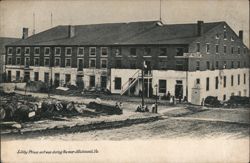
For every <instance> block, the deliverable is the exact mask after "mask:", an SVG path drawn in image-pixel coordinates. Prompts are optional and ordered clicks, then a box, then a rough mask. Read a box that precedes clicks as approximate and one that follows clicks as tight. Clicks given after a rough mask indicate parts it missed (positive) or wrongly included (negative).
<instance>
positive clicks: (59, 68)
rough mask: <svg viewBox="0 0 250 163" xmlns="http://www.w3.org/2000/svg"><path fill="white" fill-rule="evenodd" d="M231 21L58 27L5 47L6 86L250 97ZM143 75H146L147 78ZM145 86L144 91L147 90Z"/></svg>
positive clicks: (197, 99)
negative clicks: (37, 84)
mask: <svg viewBox="0 0 250 163" xmlns="http://www.w3.org/2000/svg"><path fill="white" fill-rule="evenodd" d="M242 40H243V31H239V34H236V33H235V32H234V31H233V30H232V29H231V28H230V26H228V24H227V23H226V22H212V23H204V22H203V21H198V22H197V23H194V24H173V25H165V24H162V23H161V22H158V21H149V22H131V23H113V24H95V25H78V26H57V27H54V28H52V29H49V30H47V31H44V32H41V33H38V34H36V35H33V36H30V37H28V29H26V28H24V29H23V39H22V40H20V41H18V42H15V43H12V44H9V45H7V46H6V74H7V79H8V81H10V82H11V81H14V80H21V81H28V80H32V81H39V80H41V81H44V82H46V83H50V82H51V83H52V84H53V85H55V86H63V85H67V84H72V85H78V84H79V82H80V81H82V83H83V87H84V89H93V88H94V89H108V90H110V91H111V93H114V94H121V95H139V94H140V93H141V92H142V89H144V93H145V96H147V97H151V96H153V95H156V94H157V95H159V96H164V95H166V94H167V93H170V94H171V95H174V96H175V97H181V98H184V97H186V98H187V99H188V101H189V102H191V103H193V104H201V102H202V100H203V99H204V98H206V97H207V96H218V99H219V100H228V99H229V98H230V96H234V95H239V96H249V65H250V64H249V60H250V52H249V49H248V48H247V46H246V45H244V43H243V41H242ZM142 73H143V75H142ZM143 84H144V87H143Z"/></svg>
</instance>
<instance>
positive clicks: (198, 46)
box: [196, 42, 201, 52]
mask: <svg viewBox="0 0 250 163" xmlns="http://www.w3.org/2000/svg"><path fill="white" fill-rule="evenodd" d="M196 46H197V47H196V48H197V52H200V51H201V44H200V43H199V42H197V43H196Z"/></svg>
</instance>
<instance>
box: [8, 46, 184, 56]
mask: <svg viewBox="0 0 250 163" xmlns="http://www.w3.org/2000/svg"><path fill="white" fill-rule="evenodd" d="M100 49H101V50H100V54H101V56H103V57H107V56H108V47H101V48H100ZM72 52H73V51H72V47H65V55H66V56H71V55H72ZM129 52H130V55H131V56H137V54H138V49H137V48H130V51H129ZM185 52H187V51H186V50H185V49H184V48H183V47H177V48H176V56H183V54H184V53H185ZM30 53H31V51H30V47H25V48H24V54H25V55H30ZM96 53H97V48H96V47H89V56H96ZM7 54H8V55H12V54H13V47H8V50H7ZM40 54H41V53H40V47H34V55H37V56H39V55H40ZM50 54H51V48H50V47H44V56H49V55H50ZM54 54H55V56H60V55H61V54H62V48H61V47H55V49H54ZM114 54H115V55H116V56H122V51H121V48H115V49H114ZM16 55H21V47H17V48H16ZM77 55H78V56H84V47H77ZM143 55H144V56H149V55H151V48H148V47H145V48H143ZM167 55H168V51H167V48H166V47H161V48H159V56H167Z"/></svg>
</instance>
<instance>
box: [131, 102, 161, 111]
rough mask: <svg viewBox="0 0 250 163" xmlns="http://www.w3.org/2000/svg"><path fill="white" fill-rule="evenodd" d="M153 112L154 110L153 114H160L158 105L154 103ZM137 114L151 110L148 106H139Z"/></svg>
mask: <svg viewBox="0 0 250 163" xmlns="http://www.w3.org/2000/svg"><path fill="white" fill-rule="evenodd" d="M151 110H152V113H158V109H157V104H156V103H154V104H153V105H152V106H151ZM135 111H136V112H149V109H148V106H147V105H144V106H142V105H139V106H138V107H137V108H136V110H135Z"/></svg>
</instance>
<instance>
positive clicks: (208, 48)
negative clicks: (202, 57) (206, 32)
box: [206, 43, 210, 53]
mask: <svg viewBox="0 0 250 163" xmlns="http://www.w3.org/2000/svg"><path fill="white" fill-rule="evenodd" d="M209 51H210V44H208V43H207V44H206V52H207V53H209Z"/></svg>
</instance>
